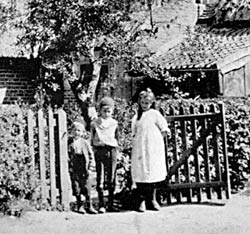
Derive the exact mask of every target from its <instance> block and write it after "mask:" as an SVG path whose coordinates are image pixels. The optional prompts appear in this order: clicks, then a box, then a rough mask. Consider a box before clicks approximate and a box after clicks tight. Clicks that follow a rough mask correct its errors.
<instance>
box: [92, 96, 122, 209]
mask: <svg viewBox="0 0 250 234" xmlns="http://www.w3.org/2000/svg"><path fill="white" fill-rule="evenodd" d="M113 109H114V100H113V99H112V98H110V97H104V98H103V99H102V100H101V101H100V117H98V118H97V119H95V120H94V121H92V123H91V136H92V137H91V139H92V145H93V149H94V152H95V160H96V173H97V191H98V197H99V213H105V212H106V209H105V204H104V195H103V191H104V183H105V174H106V175H107V187H108V192H109V195H108V211H115V210H116V209H115V208H114V206H113V196H114V190H115V171H116V161H117V147H118V123H117V121H116V120H114V119H113V118H112V114H113Z"/></svg>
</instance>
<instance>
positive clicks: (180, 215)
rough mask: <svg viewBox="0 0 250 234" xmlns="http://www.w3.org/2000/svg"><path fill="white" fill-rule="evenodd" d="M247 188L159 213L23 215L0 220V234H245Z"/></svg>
mask: <svg viewBox="0 0 250 234" xmlns="http://www.w3.org/2000/svg"><path fill="white" fill-rule="evenodd" d="M249 220H250V189H249V188H248V190H246V191H244V192H242V193H241V194H237V195H234V196H233V197H232V198H231V199H230V200H229V201H228V200H222V201H215V202H214V203H209V204H199V205H197V204H192V205H173V206H166V207H163V208H162V210H161V211H160V212H154V211H147V212H145V213H137V212H134V211H129V212H120V213H107V214H104V215H94V216H93V215H80V214H77V213H73V212H68V213H66V212H45V211H42V212H27V213H26V214H25V215H24V216H23V217H22V218H11V217H1V218H0V233H1V234H78V233H79V234H80V233H81V234H144V233H145V234H148V233H150V234H168V233H170V234H210V233H211V234H212V233H213V234H217V233H220V234H249V233H250V221H249Z"/></svg>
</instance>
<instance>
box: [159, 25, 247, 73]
mask: <svg viewBox="0 0 250 234" xmlns="http://www.w3.org/2000/svg"><path fill="white" fill-rule="evenodd" d="M200 30H201V28H200V27H198V28H196V30H195V31H194V32H189V33H188V35H187V36H186V38H185V39H184V40H183V41H182V42H181V43H179V44H178V45H176V46H174V47H173V48H171V49H169V50H168V51H167V52H166V53H164V54H162V55H161V56H158V57H157V58H156V61H157V62H158V63H159V64H161V65H162V66H163V67H165V68H167V69H169V70H171V69H173V70H176V69H192V68H195V69H204V68H209V69H211V68H214V67H215V66H217V67H218V64H221V63H222V62H223V60H225V59H226V61H227V62H228V61H229V60H232V61H233V60H234V59H236V54H237V57H243V56H246V54H248V55H250V28H244V29H229V28H222V29H212V30H208V29H203V30H202V32H200Z"/></svg>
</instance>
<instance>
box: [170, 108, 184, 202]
mask: <svg viewBox="0 0 250 234" xmlns="http://www.w3.org/2000/svg"><path fill="white" fill-rule="evenodd" d="M175 114H176V111H175V109H174V108H173V107H171V108H170V115H172V116H174V115H175ZM171 125H172V126H171V130H172V132H171V135H172V139H173V160H174V162H176V161H177V160H178V149H177V137H176V134H177V130H176V122H175V121H173V122H172V123H171ZM174 176H175V183H176V184H180V175H179V169H177V170H176V173H175V175H174ZM176 200H177V203H181V193H180V191H177V192H176Z"/></svg>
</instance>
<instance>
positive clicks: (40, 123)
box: [38, 109, 46, 202]
mask: <svg viewBox="0 0 250 234" xmlns="http://www.w3.org/2000/svg"><path fill="white" fill-rule="evenodd" d="M38 145H39V160H40V162H39V164H40V179H41V189H42V193H41V195H42V201H43V202H45V201H46V167H45V155H44V118H43V111H42V110H41V109H40V110H39V111H38Z"/></svg>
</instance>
